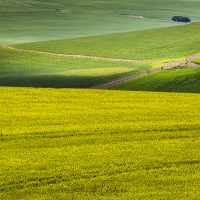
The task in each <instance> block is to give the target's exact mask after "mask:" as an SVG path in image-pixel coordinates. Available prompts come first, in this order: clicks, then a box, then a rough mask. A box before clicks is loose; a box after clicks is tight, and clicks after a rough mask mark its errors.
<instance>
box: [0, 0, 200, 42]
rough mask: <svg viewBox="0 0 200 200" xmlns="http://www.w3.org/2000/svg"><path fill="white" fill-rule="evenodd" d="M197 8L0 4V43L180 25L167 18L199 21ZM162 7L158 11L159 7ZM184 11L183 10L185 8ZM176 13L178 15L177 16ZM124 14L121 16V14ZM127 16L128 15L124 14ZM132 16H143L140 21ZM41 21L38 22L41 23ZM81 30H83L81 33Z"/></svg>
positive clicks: (166, 0)
mask: <svg viewBox="0 0 200 200" xmlns="http://www.w3.org/2000/svg"><path fill="white" fill-rule="evenodd" d="M198 5H200V2H197V1H196V0H191V1H190V2H188V1H184V2H181V4H180V3H179V2H173V1H172V0H162V2H159V3H156V4H155V3H154V2H153V1H152V0H151V1H149V0H143V1H142V2H141V1H140V0H135V1H134V4H133V3H132V2H131V1H124V2H123V3H122V2H121V1H119V0H115V1H114V0H112V1H109V2H108V1H101V3H99V1H98V0H92V1H84V2H80V1H78V2H77V1H65V0H59V1H56V0H51V1H46V0H43V1H41V0H40V1H37V0H31V1H30V0H20V1H17V0H6V1H5V0H1V1H0V13H2V14H1V16H0V18H1V20H0V27H1V39H0V44H2V45H3V44H16V43H25V42H31V41H32V42H33V41H44V40H55V39H66V38H77V37H84V36H92V35H104V34H109V33H116V32H130V31H138V30H144V29H152V28H159V27H169V26H175V25H180V24H181V23H174V22H172V21H171V17H172V16H173V15H174V14H175V13H176V14H178V13H180V14H184V15H185V16H190V17H191V19H192V21H194V22H195V21H198V20H199V10H198V7H199V6H198ZM161 7H162V12H160V8H161ZM185 8H187V9H185ZM177 12H178V13H177ZM124 14H125V15H124ZM126 14H129V15H126ZM134 15H145V18H144V19H138V18H134V17H133V16H134ZM41 19H42V20H41ZM83 30H84V31H83Z"/></svg>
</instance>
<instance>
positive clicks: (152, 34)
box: [16, 23, 200, 60]
mask: <svg viewBox="0 0 200 200" xmlns="http://www.w3.org/2000/svg"><path fill="white" fill-rule="evenodd" d="M199 40H200V24H197V23H195V24H190V25H186V26H177V27H171V28H162V29H154V30H147V31H139V32H130V33H121V34H111V35H104V36H96V37H86V38H78V39H68V40H58V41H57V40H56V41H47V42H38V43H28V44H22V45H17V46H16V47H17V48H23V49H31V50H37V51H45V52H56V53H65V54H79V55H89V56H100V57H109V58H126V59H141V60H156V59H157V60H158V59H160V60H162V59H173V58H180V57H184V56H187V55H191V54H193V53H196V52H197V51H200V46H199ZM111 49H113V50H111Z"/></svg>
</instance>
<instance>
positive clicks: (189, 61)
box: [2, 45, 200, 89]
mask: <svg viewBox="0 0 200 200" xmlns="http://www.w3.org/2000/svg"><path fill="white" fill-rule="evenodd" d="M2 48H8V49H12V50H15V51H23V52H31V53H39V54H46V55H53V56H62V57H75V58H89V59H98V60H110V61H118V62H119V61H120V62H134V63H147V64H159V65H160V67H158V68H155V69H151V70H147V71H144V72H140V73H137V74H133V75H130V76H127V77H123V78H120V79H117V80H114V81H111V82H108V83H105V84H102V85H99V86H95V87H92V88H93V89H106V88H109V87H111V86H114V85H118V84H120V83H123V82H125V81H128V80H131V79H136V78H139V77H141V76H145V75H148V74H152V73H156V72H159V71H162V70H165V69H169V68H172V67H175V66H188V67H192V68H200V65H198V64H196V63H193V62H192V61H193V60H194V59H196V58H197V57H200V52H198V53H195V54H193V55H191V56H188V57H187V58H186V59H184V60H181V61H177V62H175V61H169V62H148V61H145V60H130V59H121V58H106V57H97V56H85V55H69V54H59V53H50V52H42V51H35V50H25V49H18V48H14V47H13V46H11V45H9V46H2Z"/></svg>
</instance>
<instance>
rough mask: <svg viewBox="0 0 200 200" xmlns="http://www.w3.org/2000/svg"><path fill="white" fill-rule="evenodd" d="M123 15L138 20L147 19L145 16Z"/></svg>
mask: <svg viewBox="0 0 200 200" xmlns="http://www.w3.org/2000/svg"><path fill="white" fill-rule="evenodd" d="M121 15H123V16H127V17H133V18H138V19H145V17H144V15H134V14H121Z"/></svg>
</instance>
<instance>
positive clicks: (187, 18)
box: [172, 16, 191, 23]
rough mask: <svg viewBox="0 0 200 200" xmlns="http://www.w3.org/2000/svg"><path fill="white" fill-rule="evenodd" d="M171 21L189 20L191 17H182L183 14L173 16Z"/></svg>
mask: <svg viewBox="0 0 200 200" xmlns="http://www.w3.org/2000/svg"><path fill="white" fill-rule="evenodd" d="M172 21H176V22H186V23H187V22H191V19H190V18H189V17H183V16H173V17H172Z"/></svg>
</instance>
